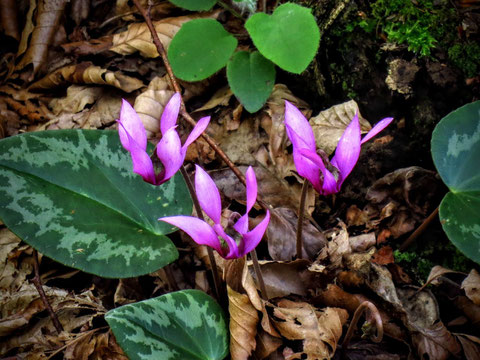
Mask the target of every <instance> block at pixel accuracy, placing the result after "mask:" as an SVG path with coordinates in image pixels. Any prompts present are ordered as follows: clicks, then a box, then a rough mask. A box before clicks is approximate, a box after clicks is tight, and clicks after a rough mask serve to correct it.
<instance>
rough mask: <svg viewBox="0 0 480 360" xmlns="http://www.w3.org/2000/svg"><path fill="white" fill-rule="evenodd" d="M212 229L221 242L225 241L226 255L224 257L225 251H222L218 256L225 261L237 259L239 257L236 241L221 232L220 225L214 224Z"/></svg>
mask: <svg viewBox="0 0 480 360" xmlns="http://www.w3.org/2000/svg"><path fill="white" fill-rule="evenodd" d="M213 229H214V230H215V232H216V233H217V235H218V236H220V237H221V238H222V239H223V240H225V242H226V243H227V245H228V253H227V254H226V255H225V251H224V250H223V252H219V254H220V255H221V256H222V257H223V258H225V259H237V258H239V257H240V256H239V254H238V246H237V243H236V241H235V240H234V239H233V238H232V237H231V236H230V235H228V234H227V233H226V232H225V230H223V227H222V225H220V224H215V225H213Z"/></svg>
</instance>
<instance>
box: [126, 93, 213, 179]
mask: <svg viewBox="0 0 480 360" xmlns="http://www.w3.org/2000/svg"><path fill="white" fill-rule="evenodd" d="M180 103H181V97H180V94H179V93H175V94H174V95H173V96H172V97H171V99H170V100H169V102H168V103H167V105H166V106H165V109H164V110H163V114H162V118H161V120H160V132H161V133H162V138H161V140H160V142H159V143H158V145H157V157H158V159H159V160H160V162H161V163H162V165H163V168H162V169H161V170H160V171H158V172H156V171H155V167H154V166H153V162H152V159H151V158H150V155H149V154H148V153H147V133H146V131H145V128H144V127H143V123H142V121H141V120H140V117H139V116H138V114H137V113H136V112H135V110H134V109H133V107H132V106H131V105H130V104H129V103H128V102H127V101H125V100H123V101H122V109H121V110H120V119H119V120H117V122H118V124H119V126H118V135H119V136H120V141H121V143H122V145H123V147H124V148H125V149H126V150H127V151H129V152H130V155H131V156H132V162H133V172H135V173H137V174H139V175H141V176H142V178H143V180H145V181H146V182H148V183H150V184H153V185H161V184H163V183H164V182H166V181H168V180H169V179H170V178H171V177H172V176H173V175H175V173H176V172H177V171H178V169H180V167H181V166H182V164H183V161H184V160H185V155H186V154H187V148H188V146H189V145H190V144H191V143H193V142H194V141H195V140H196V139H197V138H198V137H199V136H200V135H201V134H202V132H203V131H204V130H205V129H206V128H207V126H208V123H209V122H210V116H207V117H204V118H201V119H200V120H199V121H198V123H197V125H195V127H194V128H193V130H192V132H191V133H190V135H189V136H188V138H187V140H186V141H185V144H183V145H182V143H181V141H180V137H179V136H178V133H177V130H176V127H177V126H176V123H177V118H178V112H179V110H180Z"/></svg>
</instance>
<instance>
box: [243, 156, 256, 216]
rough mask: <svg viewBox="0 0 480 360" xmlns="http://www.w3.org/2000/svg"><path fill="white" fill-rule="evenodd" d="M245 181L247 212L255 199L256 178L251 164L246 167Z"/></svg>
mask: <svg viewBox="0 0 480 360" xmlns="http://www.w3.org/2000/svg"><path fill="white" fill-rule="evenodd" d="M245 183H246V184H247V186H246V191H247V212H246V213H247V214H248V213H249V212H250V210H252V207H253V205H255V201H256V200H257V178H256V176H255V171H253V168H252V167H251V166H249V167H248V169H247V171H246V173H245Z"/></svg>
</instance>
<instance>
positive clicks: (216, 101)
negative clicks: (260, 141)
mask: <svg viewBox="0 0 480 360" xmlns="http://www.w3.org/2000/svg"><path fill="white" fill-rule="evenodd" d="M232 95H233V93H232V90H231V89H230V88H229V87H228V86H224V87H222V88H220V89H218V90H217V91H215V93H214V94H213V95H212V97H211V98H210V100H208V101H207V102H206V103H205V104H204V105H203V106H201V107H199V108H198V109H196V110H194V111H192V112H198V111H204V110H210V109H213V108H216V107H217V106H227V105H228V103H229V102H230V99H231V98H232ZM228 130H235V129H228Z"/></svg>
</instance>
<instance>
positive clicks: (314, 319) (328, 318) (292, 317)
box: [272, 299, 348, 360]
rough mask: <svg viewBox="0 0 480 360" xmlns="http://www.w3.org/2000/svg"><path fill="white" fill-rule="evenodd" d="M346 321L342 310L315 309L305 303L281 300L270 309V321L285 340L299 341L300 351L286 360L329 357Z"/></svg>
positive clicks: (346, 314)
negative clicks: (271, 312)
mask: <svg viewBox="0 0 480 360" xmlns="http://www.w3.org/2000/svg"><path fill="white" fill-rule="evenodd" d="M347 318H348V313H347V311H345V310H344V309H339V308H325V309H321V310H317V309H315V308H314V307H313V306H311V305H310V304H308V303H304V302H293V301H290V300H286V299H282V300H280V301H279V303H278V304H277V306H276V307H274V308H273V317H272V321H273V322H274V323H275V326H276V327H277V329H278V331H279V332H280V334H281V335H282V336H284V337H285V338H287V339H289V340H303V351H301V352H299V353H293V354H290V355H289V356H287V357H286V359H312V360H313V359H325V358H331V357H332V356H333V354H334V353H335V350H336V347H337V342H338V340H339V339H340V336H341V335H342V326H343V324H344V323H345V322H346V321H347ZM305 355H306V357H305Z"/></svg>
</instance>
